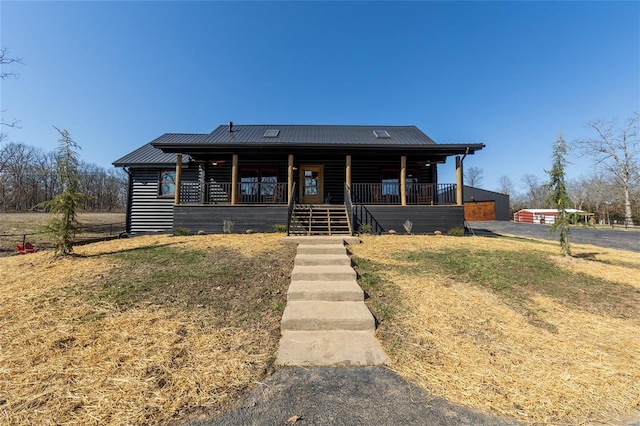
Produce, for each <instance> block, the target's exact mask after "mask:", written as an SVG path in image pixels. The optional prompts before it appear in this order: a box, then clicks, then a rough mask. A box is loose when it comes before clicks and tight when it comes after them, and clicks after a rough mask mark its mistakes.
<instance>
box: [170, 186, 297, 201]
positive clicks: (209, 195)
mask: <svg viewBox="0 0 640 426" xmlns="http://www.w3.org/2000/svg"><path fill="white" fill-rule="evenodd" d="M231 186H232V184H231V182H204V183H202V182H182V184H181V185H180V202H181V203H185V204H230V203H231ZM236 188H237V191H236V192H237V194H238V199H237V200H236V203H237V204H287V184H286V183H285V182H239V183H238V186H237V187H236Z"/></svg>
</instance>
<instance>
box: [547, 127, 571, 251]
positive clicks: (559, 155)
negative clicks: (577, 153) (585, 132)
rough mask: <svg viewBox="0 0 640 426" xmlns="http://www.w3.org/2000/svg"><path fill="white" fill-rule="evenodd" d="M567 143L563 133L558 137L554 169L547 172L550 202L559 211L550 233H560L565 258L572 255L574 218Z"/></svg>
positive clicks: (554, 148) (561, 247) (554, 152)
mask: <svg viewBox="0 0 640 426" xmlns="http://www.w3.org/2000/svg"><path fill="white" fill-rule="evenodd" d="M566 155H567V143H566V142H565V141H564V139H563V138H562V133H560V134H559V135H558V140H557V141H556V142H555V144H554V147H553V167H552V168H551V170H550V171H547V174H548V175H549V183H548V184H547V186H548V188H549V191H550V195H549V197H550V201H551V202H552V204H553V205H554V206H555V208H557V209H558V216H557V218H556V220H555V222H553V225H551V229H550V230H549V232H552V233H553V232H556V231H559V232H560V249H561V251H562V255H563V256H567V255H569V256H570V255H571V247H570V244H569V228H570V225H571V221H572V217H571V215H569V214H568V213H567V208H569V207H570V206H571V200H570V199H569V193H568V192H567V186H566V183H565V173H564V169H565V167H566V166H567V160H566V158H565V157H566Z"/></svg>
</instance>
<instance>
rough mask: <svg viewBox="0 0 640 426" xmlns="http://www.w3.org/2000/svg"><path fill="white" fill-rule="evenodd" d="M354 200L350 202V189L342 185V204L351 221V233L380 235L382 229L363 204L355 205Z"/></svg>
mask: <svg viewBox="0 0 640 426" xmlns="http://www.w3.org/2000/svg"><path fill="white" fill-rule="evenodd" d="M354 202H355V203H357V199H356V200H352V195H351V188H349V185H347V184H346V183H345V185H344V204H345V207H346V209H347V212H348V213H349V220H350V221H351V229H352V231H353V232H356V231H357V232H371V233H372V234H382V233H383V232H384V228H383V227H382V225H380V223H379V222H378V221H377V220H376V218H375V217H373V215H372V214H371V212H369V210H368V209H367V208H366V207H365V206H364V205H363V204H355V205H354Z"/></svg>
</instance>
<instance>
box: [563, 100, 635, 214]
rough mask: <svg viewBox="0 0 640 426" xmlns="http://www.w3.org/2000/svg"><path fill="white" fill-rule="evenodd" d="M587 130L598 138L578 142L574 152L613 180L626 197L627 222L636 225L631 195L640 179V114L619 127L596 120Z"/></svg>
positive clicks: (614, 121) (613, 123)
mask: <svg viewBox="0 0 640 426" xmlns="http://www.w3.org/2000/svg"><path fill="white" fill-rule="evenodd" d="M587 127H589V128H591V129H593V130H594V131H595V133H596V135H597V137H594V138H587V139H580V140H577V141H575V142H574V143H573V148H574V150H575V151H576V152H577V153H578V155H580V156H584V157H590V158H591V159H592V160H593V164H594V168H595V170H596V171H601V172H603V173H605V174H606V175H609V176H611V177H613V178H614V180H615V181H616V183H617V187H618V190H619V191H621V192H622V194H623V197H624V205H625V222H626V223H627V224H630V225H633V211H632V203H631V192H632V188H635V187H636V186H637V185H638V183H639V182H638V180H639V176H640V171H639V170H638V167H639V165H640V138H639V137H638V136H639V131H638V128H639V127H640V114H638V113H636V114H634V115H633V116H632V117H631V118H629V119H628V120H627V121H626V123H625V124H624V125H622V126H618V125H617V120H609V121H605V120H596V121H592V122H590V123H588V124H587Z"/></svg>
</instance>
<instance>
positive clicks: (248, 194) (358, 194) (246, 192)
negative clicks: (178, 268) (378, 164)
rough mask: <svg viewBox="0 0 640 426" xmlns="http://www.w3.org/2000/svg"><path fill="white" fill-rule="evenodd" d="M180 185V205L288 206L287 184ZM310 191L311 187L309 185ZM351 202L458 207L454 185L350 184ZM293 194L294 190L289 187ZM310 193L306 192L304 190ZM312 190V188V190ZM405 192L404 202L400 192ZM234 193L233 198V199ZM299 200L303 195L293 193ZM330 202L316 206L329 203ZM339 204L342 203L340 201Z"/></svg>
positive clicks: (193, 183) (327, 200)
mask: <svg viewBox="0 0 640 426" xmlns="http://www.w3.org/2000/svg"><path fill="white" fill-rule="evenodd" d="M233 187H234V184H233V183H231V182H182V183H181V184H180V202H179V204H204V205H209V204H221V205H224V204H227V205H238V204H240V205H257V204H259V205H265V204H266V205H271V204H276V205H287V204H289V185H288V183H287V182H242V183H236V184H235V191H233V190H232V188H233ZM294 187H295V185H294ZM311 188H313V186H311ZM349 189H350V198H351V203H352V204H354V205H359V204H364V205H388V206H393V205H396V206H397V205H422V206H427V205H429V206H437V205H453V204H457V200H456V184H453V183H437V184H436V183H408V184H406V185H405V188H404V191H403V188H402V185H401V184H399V183H352V184H351V186H350V188H349ZM292 191H294V189H293V188H292ZM305 191H306V192H309V189H305ZM311 191H313V189H312V190H311ZM403 192H404V201H403V197H402V193H403ZM234 194H235V199H234V198H233V197H234ZM294 198H295V199H296V200H299V199H301V198H302V194H295V196H294ZM330 201H331V200H330V199H325V200H323V202H319V203H315V204H330ZM340 201H342V200H340Z"/></svg>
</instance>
